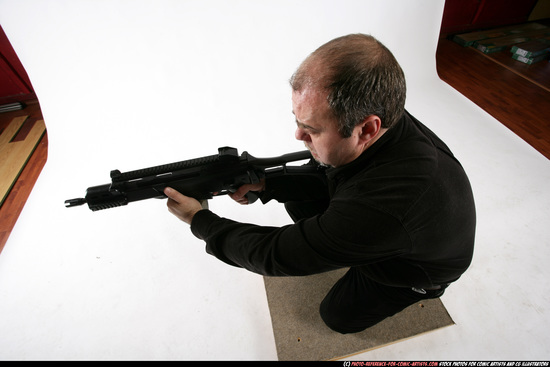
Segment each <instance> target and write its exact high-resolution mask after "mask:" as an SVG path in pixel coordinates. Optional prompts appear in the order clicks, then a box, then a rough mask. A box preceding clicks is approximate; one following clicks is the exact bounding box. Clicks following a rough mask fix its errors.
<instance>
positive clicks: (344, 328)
mask: <svg viewBox="0 0 550 367" xmlns="http://www.w3.org/2000/svg"><path fill="white" fill-rule="evenodd" d="M319 314H320V315H321V319H322V320H323V322H324V323H325V325H327V326H328V327H329V328H330V329H332V330H334V331H336V332H338V333H340V334H353V333H358V332H361V331H363V330H366V329H368V328H369V327H371V326H374V325H376V324H377V323H379V322H380V321H382V320H383V319H384V317H367V315H361V316H360V317H358V316H357V315H353V314H352V313H350V312H346V310H342V309H339V308H338V307H335V305H334V304H331V303H330V302H329V301H328V300H326V299H325V300H323V302H321V305H320V307H319Z"/></svg>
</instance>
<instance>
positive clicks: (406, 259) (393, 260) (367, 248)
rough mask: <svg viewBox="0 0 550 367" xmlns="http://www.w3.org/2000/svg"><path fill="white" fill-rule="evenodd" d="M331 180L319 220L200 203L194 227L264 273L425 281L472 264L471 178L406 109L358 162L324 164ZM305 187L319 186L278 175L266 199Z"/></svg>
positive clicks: (451, 277)
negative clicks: (262, 222)
mask: <svg viewBox="0 0 550 367" xmlns="http://www.w3.org/2000/svg"><path fill="white" fill-rule="evenodd" d="M327 178H328V180H327V181H328V186H327V190H326V195H328V196H329V198H330V202H329V205H328V208H327V210H326V211H325V212H324V213H322V214H319V215H317V216H315V217H312V218H309V219H304V220H300V221H298V222H297V223H295V224H292V225H287V226H283V227H269V226H257V225H253V224H245V223H238V222H235V221H232V220H229V219H225V218H220V217H219V216H217V215H216V214H214V213H212V212H210V211H208V210H202V211H200V212H198V213H197V214H196V215H195V217H194V218H193V221H192V223H191V230H192V232H193V233H194V234H195V236H197V237H198V238H200V239H203V240H204V241H206V250H207V252H208V253H210V254H212V255H214V256H216V257H217V258H218V259H220V260H222V261H224V262H226V263H228V264H231V265H234V266H239V267H243V268H245V269H248V270H250V271H252V272H255V273H259V274H263V275H268V276H297V275H309V274H315V273H320V272H324V271H328V270H333V269H337V268H342V267H360V269H361V271H362V272H363V273H364V274H365V275H367V276H368V277H370V278H372V279H374V280H375V281H378V282H380V283H383V284H387V285H393V286H404V287H413V286H414V287H424V288H426V287H432V286H434V285H439V284H445V283H450V282H453V281H455V280H456V279H458V278H459V277H460V275H461V274H462V273H463V272H464V271H465V270H466V269H467V268H468V266H469V265H470V262H471V259H472V255H473V248H474V234H475V224H476V217H475V206H474V200H473V195H472V190H471V187H470V183H469V181H468V178H467V176H466V174H465V172H464V170H463V169H462V166H461V165H460V163H459V162H458V161H457V160H456V159H455V158H454V156H453V154H452V153H451V152H450V150H449V148H448V147H447V146H446V145H445V144H444V143H443V142H442V141H441V140H440V139H439V138H438V137H437V136H436V135H435V134H434V133H433V132H431V131H430V130H429V129H428V128H426V127H425V126H424V125H422V124H421V123H420V122H419V121H417V120H416V119H415V118H414V117H412V116H411V115H409V114H408V113H405V115H404V116H403V117H402V118H401V120H400V121H399V122H398V123H397V124H396V125H395V126H394V127H392V128H391V129H389V130H388V131H387V132H386V133H385V134H384V135H383V136H382V137H381V138H380V139H379V140H378V141H377V142H376V143H375V144H373V145H372V146H371V147H370V148H369V149H367V150H366V151H365V152H364V153H363V154H362V155H361V156H360V157H359V158H357V159H356V160H355V161H353V162H351V163H349V164H347V165H345V166H342V167H338V168H331V169H328V170H327ZM304 190H305V191H304ZM310 192H315V193H316V195H317V196H318V195H319V192H321V193H322V192H323V190H319V188H318V187H317V188H315V189H314V190H308V187H305V186H304V185H299V184H297V183H296V182H295V181H292V182H291V183H289V182H288V181H286V180H285V179H278V180H274V182H269V181H268V182H267V183H266V192H265V193H264V201H266V200H269V199H271V198H275V199H277V200H279V201H287V200H292V199H297V198H300V197H304V196H305V195H306V193H310ZM266 198H267V199H266Z"/></svg>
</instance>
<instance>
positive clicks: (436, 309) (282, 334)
mask: <svg viewBox="0 0 550 367" xmlns="http://www.w3.org/2000/svg"><path fill="white" fill-rule="evenodd" d="M346 271H347V269H340V270H336V271H332V272H328V273H323V274H316V275H311V276H306V277H281V278H279V277H264V283H265V287H266V292H267V300H268V303H269V310H270V313H271V320H272V324H273V333H274V335H275V343H276V347H277V355H278V359H279V360H281V361H319V360H334V359H339V358H344V357H349V356H352V355H354V354H359V353H363V352H366V351H368V350H372V349H376V348H380V347H382V346H384V345H388V344H392V343H396V342H398V341H402V340H405V339H409V338H411V337H414V336H417V335H420V334H424V333H427V332H430V331H433V330H436V329H439V328H442V327H445V326H450V325H454V322H453V320H452V319H451V317H450V316H449V314H448V312H447V310H446V309H445V307H444V306H443V303H442V302H441V300H439V299H432V300H425V301H422V302H421V303H417V304H414V305H412V306H410V307H408V308H406V309H405V310H403V311H401V312H400V313H398V314H396V315H394V316H392V317H390V318H387V319H385V320H384V321H382V322H380V323H379V324H377V325H375V326H373V327H371V328H369V329H367V330H365V331H363V332H360V333H356V334H346V335H342V334H339V333H337V332H334V331H332V330H331V329H329V328H328V327H327V326H326V325H325V324H324V323H323V321H322V320H321V316H319V311H318V309H319V304H320V303H321V301H322V300H323V298H324V297H325V295H326V293H327V292H328V291H329V290H330V288H331V287H332V285H333V284H334V283H335V282H336V281H337V280H338V279H339V278H341V277H342V276H343V275H344V273H345V272H346Z"/></svg>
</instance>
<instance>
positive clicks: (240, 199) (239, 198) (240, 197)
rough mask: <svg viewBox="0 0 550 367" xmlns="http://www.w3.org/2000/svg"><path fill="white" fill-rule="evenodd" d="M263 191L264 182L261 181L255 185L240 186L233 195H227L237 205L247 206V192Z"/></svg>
mask: <svg viewBox="0 0 550 367" xmlns="http://www.w3.org/2000/svg"><path fill="white" fill-rule="evenodd" d="M264 189H265V180H261V181H260V182H258V183H257V184H245V185H242V186H241V187H239V188H238V189H237V191H235V192H233V193H229V194H228V195H229V196H230V197H231V199H233V200H235V201H236V202H237V203H239V204H241V205H247V204H248V198H247V197H246V196H245V195H246V194H248V192H249V191H255V192H262V191H264Z"/></svg>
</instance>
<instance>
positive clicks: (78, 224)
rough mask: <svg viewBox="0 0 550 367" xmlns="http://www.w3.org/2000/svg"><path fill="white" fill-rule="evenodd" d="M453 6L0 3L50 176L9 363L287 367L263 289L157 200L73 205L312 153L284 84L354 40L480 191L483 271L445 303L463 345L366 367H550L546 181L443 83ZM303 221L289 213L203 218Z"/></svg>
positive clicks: (450, 333) (379, 354)
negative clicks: (257, 160) (230, 151)
mask: <svg viewBox="0 0 550 367" xmlns="http://www.w3.org/2000/svg"><path fill="white" fill-rule="evenodd" d="M443 5H444V4H443V1H440V0H415V1H411V0H386V1H376V0H361V1H354V0H338V1H335V0H332V1H329V0H324V1H321V0H300V1H296V0H292V1H290V0H277V1H267V0H265V1H254V0H240V1H237V0H230V1H222V0H154V1H152V0H151V1H147V0H143V1H131V0H88V1H86V0H71V1H61V0H46V1H44V0H0V24H1V25H2V27H3V29H4V31H5V32H6V34H7V35H8V37H9V39H10V41H11V43H12V45H13V46H14V48H15V50H16V52H17V53H18V55H19V57H20V59H21V61H22V63H23V65H24V66H25V68H26V70H27V72H28V74H29V77H30V79H31V81H32V83H33V86H34V88H35V91H36V93H37V96H38V98H39V101H40V104H41V107H42V111H43V115H44V118H45V122H46V126H47V128H48V137H49V153H48V154H49V157H48V162H47V164H46V166H45V168H44V170H43V172H42V175H41V176H40V178H39V180H38V182H37V184H36V186H35V189H34V191H33V193H32V194H31V197H30V198H29V201H28V202H27V204H26V206H25V209H24V211H23V213H22V215H21V216H20V219H19V221H18V223H17V225H16V227H15V229H14V231H13V232H12V235H11V237H10V239H9V241H8V243H7V244H6V246H5V248H4V250H3V252H2V254H1V255H0V359H5V360H8V359H17V360H19V359H21V360H22V359H100V360H107V359H179V360H241V359H243V360H262V359H267V360H270V359H271V360H272V359H276V358H277V356H276V351H275V344H274V339H273V333H272V328H271V320H270V317H269V310H268V305H267V300H266V297H265V290H264V286H263V281H262V278H261V277H260V276H257V275H254V274H251V273H248V272H246V271H243V270H240V269H236V268H232V267H230V266H227V265H225V264H223V263H221V262H219V261H217V260H216V259H214V258H213V257H211V256H209V255H207V254H206V253H205V252H204V244H203V243H202V242H201V241H199V240H197V239H196V238H195V237H193V235H192V234H191V233H190V231H189V229H188V227H187V226H186V225H184V224H183V223H180V222H179V221H177V219H176V218H175V217H173V216H172V215H170V214H168V212H167V210H166V207H165V202H164V201H160V200H148V201H145V202H141V203H132V204H130V205H129V206H127V207H122V208H115V209H111V210H106V211H100V212H97V213H92V212H90V211H89V210H88V209H87V208H86V207H79V208H74V209H66V208H65V207H64V205H63V202H64V200H66V199H70V198H73V197H79V196H83V195H84V191H85V189H86V188H87V187H89V186H93V185H98V184H103V183H108V182H109V171H110V170H112V169H120V170H121V171H128V170H133V169H138V168H143V167H148V166H154V165H159V164H164V163H169V162H174V161H179V160H184V159H190V158H196V157H201V156H205V155H211V154H215V153H216V152H217V148H218V147H220V146H225V145H229V146H234V147H236V148H238V149H239V152H242V151H243V150H247V151H249V152H250V153H251V154H253V155H255V156H259V157H261V156H274V155H280V154H283V153H288V152H292V151H298V150H302V149H303V146H302V145H301V143H300V142H297V141H295V140H294V127H295V125H294V118H293V116H292V114H291V103H290V89H289V87H288V82H287V81H288V78H289V77H290V75H291V74H292V72H293V71H294V70H295V68H296V67H297V66H298V64H299V63H300V62H301V61H302V60H303V59H304V58H305V57H306V56H307V54H309V52H311V51H313V50H314V49H315V48H317V47H318V46H320V45H321V44H323V43H325V42H327V41H328V40H330V39H332V38H334V37H337V36H341V35H344V34H348V33H354V32H362V33H370V34H373V35H374V36H375V37H377V38H378V39H380V40H381V41H382V42H383V43H384V44H386V46H388V48H390V50H392V52H393V53H394V54H395V56H396V57H397V59H398V61H399V62H400V63H401V65H402V66H403V69H404V71H405V74H406V76H407V81H408V90H409V94H408V102H407V108H408V109H409V111H410V112H411V113H412V114H413V115H415V116H416V117H418V118H419V119H420V120H422V121H423V122H425V123H426V124H427V125H428V126H429V127H430V128H431V129H433V130H434V131H435V132H436V133H438V134H439V135H440V136H441V137H442V138H443V139H444V140H445V141H446V142H447V143H448V144H449V146H450V147H451V149H452V150H453V151H454V152H455V154H456V155H457V156H458V158H459V159H460V160H461V162H462V163H463V165H464V166H465V168H466V170H467V172H468V173H469V175H470V178H471V181H472V184H473V188H474V192H475V195H476V200H477V206H478V217H479V224H478V235H477V249H476V258H475V260H474V263H473V265H472V267H471V269H470V270H469V271H468V272H467V273H466V275H464V277H463V279H462V280H461V281H460V282H459V283H457V284H456V285H455V286H453V287H452V288H450V289H449V290H448V292H447V293H446V295H445V296H444V297H443V302H444V304H445V306H446V307H447V308H448V310H449V312H450V314H451V317H452V318H453V319H454V321H455V322H456V325H454V326H452V327H449V328H446V329H443V330H438V331H436V332H433V333H431V334H428V335H423V336H419V337H417V338H413V339H411V340H409V341H406V342H401V343H397V344H395V345H392V346H388V347H385V348H381V349H378V350H375V351H372V352H369V353H365V354H362V355H359V356H355V357H353V358H355V359H388V360H394V359H416V360H426V359H436V360H442V359H498V360H502V359H548V358H549V357H550V352H548V350H547V346H548V344H549V343H548V342H549V341H550V337H549V336H548V332H547V330H548V328H549V327H550V321H549V318H548V317H547V314H546V313H547V312H548V304H549V303H550V302H549V299H548V298H549V296H548V294H549V291H550V286H549V284H548V279H549V278H550V277H549V273H550V271H549V270H548V267H547V266H546V260H547V259H548V257H549V255H550V250H549V248H550V247H549V246H548V245H549V244H550V243H549V242H550V240H549V238H550V235H549V234H550V231H549V229H548V218H549V208H550V194H549V192H548V188H547V182H548V181H549V179H550V166H549V162H548V160H547V159H546V158H544V157H543V156H542V155H540V154H539V153H537V152H536V151H534V150H533V149H532V148H531V147H530V146H528V145H527V144H525V143H524V142H523V141H522V140H520V139H519V138H517V137H516V136H515V135H514V134H512V133H511V132H509V131H508V130H507V129H506V128H504V127H503V126H502V125H501V124H499V123H498V122H497V121H495V120H494V119H493V118H491V117H490V116H488V115H487V114H486V113H484V112H483V111H481V110H480V109H479V108H477V107H476V106H475V105H474V104H473V103H471V102H470V101H468V100H466V99H465V98H464V97H463V96H461V95H460V94H459V93H457V92H456V91H454V90H453V89H452V88H450V87H449V86H447V85H446V84H445V83H443V82H441V81H440V80H439V79H438V77H437V74H436V70H435V49H436V45H437V38H438V34H439V26H440V21H441V16H442V12H443ZM210 206H211V209H212V210H213V211H215V212H216V213H218V214H220V215H222V216H228V217H231V218H233V219H237V220H242V221H250V222H253V223H258V224H270V225H280V224H285V223H288V222H289V221H290V220H289V219H288V217H287V216H286V214H285V213H284V210H283V208H282V206H280V205H277V204H269V205H267V206H262V205H261V204H256V205H253V206H250V207H240V206H238V205H236V204H234V203H233V202H231V200H230V199H228V198H217V199H215V200H212V201H211V202H210Z"/></svg>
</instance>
